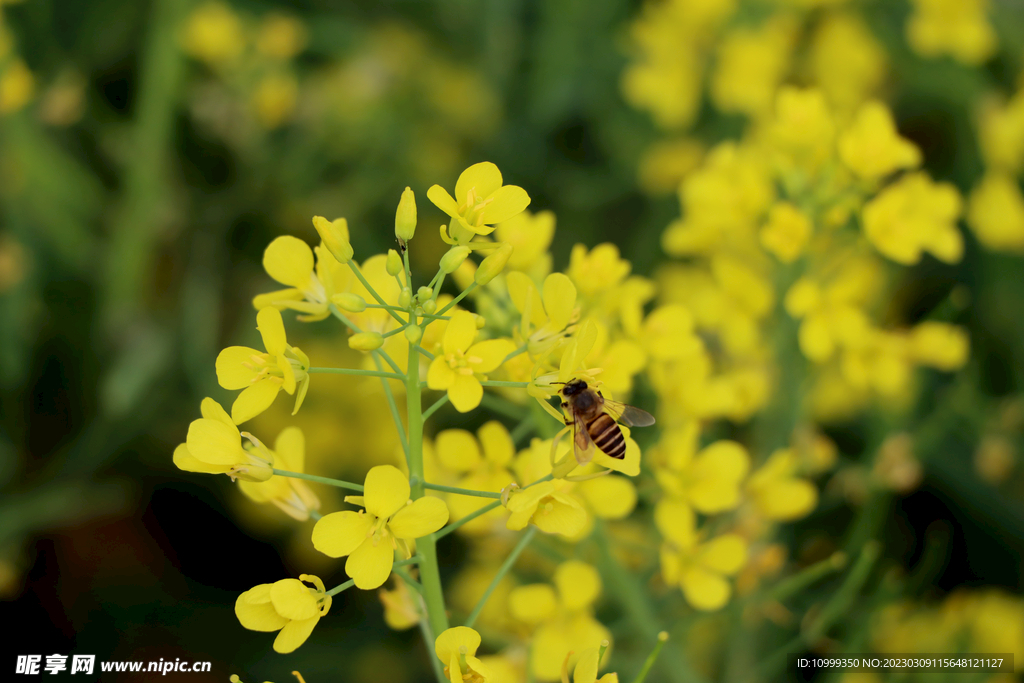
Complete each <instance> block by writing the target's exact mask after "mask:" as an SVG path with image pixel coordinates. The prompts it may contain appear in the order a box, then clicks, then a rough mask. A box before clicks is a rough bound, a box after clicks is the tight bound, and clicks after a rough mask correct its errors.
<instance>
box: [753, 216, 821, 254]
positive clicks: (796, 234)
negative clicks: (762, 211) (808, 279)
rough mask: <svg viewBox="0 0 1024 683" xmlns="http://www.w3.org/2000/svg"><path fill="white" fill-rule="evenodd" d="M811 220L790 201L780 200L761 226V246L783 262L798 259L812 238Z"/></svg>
mask: <svg viewBox="0 0 1024 683" xmlns="http://www.w3.org/2000/svg"><path fill="white" fill-rule="evenodd" d="M811 230H812V226H811V220H810V219H809V218H808V217H807V215H806V214H805V213H804V212H803V211H801V210H800V209H798V208H797V207H795V206H793V205H792V204H790V203H789V202H779V203H778V204H776V205H775V206H773V207H772V209H771V212H770V213H769V214H768V222H767V223H765V225H764V227H763V228H761V246H763V247H764V248H765V249H767V250H768V251H770V252H771V253H773V254H775V256H776V257H777V258H778V259H779V260H780V261H782V262H783V263H792V262H793V261H795V260H797V259H798V258H799V257H800V255H801V254H802V253H803V252H804V249H805V248H806V247H807V241H808V240H810V238H811Z"/></svg>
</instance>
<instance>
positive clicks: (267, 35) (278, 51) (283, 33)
mask: <svg viewBox="0 0 1024 683" xmlns="http://www.w3.org/2000/svg"><path fill="white" fill-rule="evenodd" d="M306 39H307V35H306V27H305V25H303V23H302V22H301V21H299V20H298V19H296V18H295V17H291V16H288V15H285V14H278V13H276V12H271V13H270V14H268V15H267V16H265V17H264V18H263V21H262V22H260V27H259V35H258V36H257V37H256V49H257V50H259V51H260V52H261V53H262V54H265V55H266V56H268V57H272V58H274V59H281V60H285V59H291V58H292V57H294V56H295V55H297V54H299V53H300V52H302V50H304V49H305V47H306Z"/></svg>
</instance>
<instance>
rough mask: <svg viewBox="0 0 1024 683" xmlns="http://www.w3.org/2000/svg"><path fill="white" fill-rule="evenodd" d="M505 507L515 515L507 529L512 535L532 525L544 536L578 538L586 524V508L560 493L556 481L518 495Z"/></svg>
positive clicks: (539, 485)
mask: <svg viewBox="0 0 1024 683" xmlns="http://www.w3.org/2000/svg"><path fill="white" fill-rule="evenodd" d="M505 507H506V508H508V511H509V512H511V513H512V514H511V515H509V518H508V522H507V523H506V526H507V527H508V528H509V529H512V530H513V531H518V530H520V529H525V528H526V525H527V524H530V523H531V522H532V523H533V524H534V525H536V527H537V528H538V529H540V530H541V531H543V532H545V533H549V534H562V535H563V536H575V535H576V534H577V533H579V531H580V529H582V528H583V526H584V525H585V524H586V522H587V512H586V510H584V509H583V506H582V505H580V504H579V502H578V501H577V500H576V499H575V498H573V497H572V496H570V495H568V494H566V493H562V492H561V491H558V490H557V484H556V483H555V482H553V481H544V482H541V483H539V484H536V485H534V486H531V487H529V488H527V489H523V490H520V491H516V492H515V493H513V494H512V496H511V497H510V498H509V499H508V504H507V505H506V506H505Z"/></svg>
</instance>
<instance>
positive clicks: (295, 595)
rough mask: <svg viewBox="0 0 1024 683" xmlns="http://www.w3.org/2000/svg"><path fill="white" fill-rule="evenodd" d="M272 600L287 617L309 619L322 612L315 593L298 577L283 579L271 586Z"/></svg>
mask: <svg viewBox="0 0 1024 683" xmlns="http://www.w3.org/2000/svg"><path fill="white" fill-rule="evenodd" d="M270 601H271V602H272V603H273V604H274V609H275V610H277V613H278V614H280V615H281V616H282V617H284V618H285V619H292V620H302V619H309V618H310V617H313V616H316V615H317V614H319V613H320V608H319V607H317V604H316V598H315V597H313V593H312V592H311V591H310V589H309V588H308V587H307V586H306V584H304V583H302V582H301V581H299V580H298V579H281V580H280V581H276V582H274V585H273V586H271V587H270Z"/></svg>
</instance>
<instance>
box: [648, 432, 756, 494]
mask: <svg viewBox="0 0 1024 683" xmlns="http://www.w3.org/2000/svg"><path fill="white" fill-rule="evenodd" d="M699 436H700V428H699V426H698V424H697V422H696V421H692V420H691V421H690V422H688V423H687V424H686V425H685V426H684V427H682V428H675V429H671V430H669V431H666V432H665V434H664V435H663V436H662V440H661V443H660V444H659V446H658V451H657V455H658V456H659V458H658V459H659V462H660V463H663V464H664V466H663V467H659V468H658V469H657V470H656V477H657V479H658V483H659V484H660V485H661V487H662V489H663V490H664V491H665V492H666V493H667V494H668V495H670V496H672V498H674V499H678V500H682V501H685V502H687V503H689V504H690V505H692V506H693V507H694V508H695V509H696V510H698V511H699V512H702V513H704V514H715V513H718V512H724V511H726V510H731V509H733V508H735V507H736V506H737V505H739V503H740V482H742V481H743V478H744V477H745V476H746V475H747V472H748V471H749V470H750V455H749V454H748V453H747V450H746V449H745V448H744V447H743V446H742V445H740V444H739V443H737V442H735V441H716V442H714V443H712V444H710V445H709V446H707V447H706V448H704V449H702V450H701V451H700V452H699V453H698V452H697V443H698V440H699Z"/></svg>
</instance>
